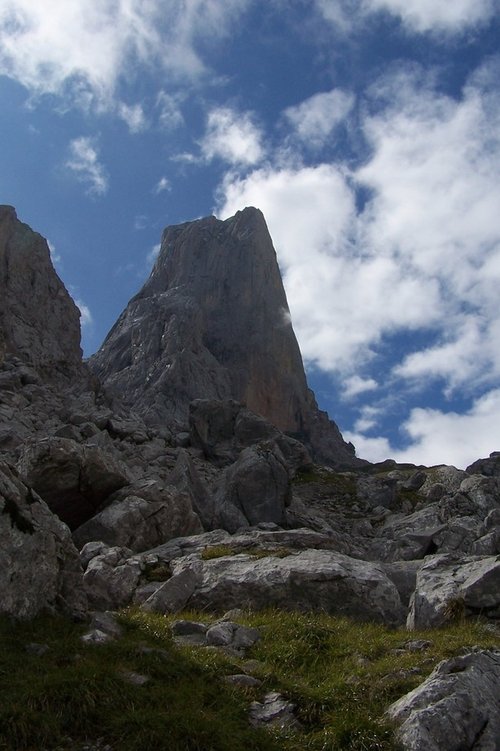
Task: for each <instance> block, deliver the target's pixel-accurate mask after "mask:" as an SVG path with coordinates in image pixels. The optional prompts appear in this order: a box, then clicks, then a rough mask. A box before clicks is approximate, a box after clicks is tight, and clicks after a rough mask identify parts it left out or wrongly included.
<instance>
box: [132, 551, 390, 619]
mask: <svg viewBox="0 0 500 751" xmlns="http://www.w3.org/2000/svg"><path fill="white" fill-rule="evenodd" d="M172 571H173V576H172V578H171V579H170V580H169V581H167V582H166V584H165V585H164V590H165V592H164V595H165V596H164V597H163V598H162V599H161V608H162V610H163V612H172V611H174V612H175V610H176V609H177V608H179V609H181V608H183V607H187V608H188V609H195V610H205V609H208V610H211V611H215V612H218V611H219V612H224V611H225V610H228V609H231V608H250V609H256V610H259V609H260V610H261V609H265V608H268V607H278V608H284V609H285V610H300V611H304V612H307V611H308V610H319V611H324V612H327V613H334V614H337V615H346V616H351V617H353V618H357V619H359V620H373V621H378V622H380V623H387V624H390V625H397V624H400V623H401V622H402V619H403V608H402V606H401V601H400V598H399V594H398V592H397V590H396V587H395V586H394V584H393V583H392V582H391V581H390V580H389V579H388V577H387V576H386V575H385V573H384V572H383V570H382V569H381V568H380V567H379V566H377V565H376V564H371V563H365V562H363V561H356V560H354V559H352V558H349V557H348V556H343V555H341V554H340V553H334V552H330V551H326V550H305V551H303V552H301V553H294V554H290V555H288V556H286V557H284V558H280V557H276V556H273V555H270V556H266V557H261V558H257V559H256V558H255V557H253V556H251V555H244V554H239V555H235V556H230V557H227V556H225V557H222V558H217V559H214V560H205V561H203V560H200V559H199V558H191V557H190V556H188V557H185V558H181V559H179V560H178V561H174V562H173V563H172ZM177 577H179V578H180V580H182V586H183V597H182V604H180V603H179V600H178V598H177V597H174V596H173V595H174V594H175V595H177V590H176V584H177V581H176V580H177ZM158 594H160V593H158ZM155 597H156V599H158V595H156V596H155ZM146 604H147V603H146Z"/></svg>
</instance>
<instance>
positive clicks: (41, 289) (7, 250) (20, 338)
mask: <svg viewBox="0 0 500 751" xmlns="http://www.w3.org/2000/svg"><path fill="white" fill-rule="evenodd" d="M0 289H1V292H2V294H1V296H0V363H1V362H3V359H4V357H5V355H6V353H10V354H12V355H15V356H17V357H19V358H20V359H21V360H23V361H24V362H26V363H29V364H30V365H32V366H34V367H35V368H36V369H37V370H38V371H39V372H40V373H45V374H48V373H50V376H51V377H54V376H55V375H56V374H57V373H65V374H71V373H72V372H74V371H75V369H79V368H80V367H81V359H82V352H81V349H80V311H79V310H78V308H77V307H76V305H75V303H74V302H73V300H72V299H71V297H70V296H69V294H68V293H67V291H66V289H65V287H64V285H63V283H62V282H61V280H60V279H59V277H58V276H57V274H56V273H55V271H54V268H53V266H52V263H51V260H50V252H49V248H48V245H47V242H46V240H44V239H43V237H42V236H41V235H39V234H38V233H36V232H33V231H32V230H31V229H30V228H29V227H28V225H26V224H23V223H22V222H20V221H19V220H18V218H17V215H16V212H15V210H14V209H13V208H12V207H11V206H0Z"/></svg>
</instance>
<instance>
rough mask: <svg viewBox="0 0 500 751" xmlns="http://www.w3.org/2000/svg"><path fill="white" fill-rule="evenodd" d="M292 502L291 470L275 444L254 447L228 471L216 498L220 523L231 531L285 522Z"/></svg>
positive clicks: (242, 453) (245, 451) (247, 450)
mask: <svg viewBox="0 0 500 751" xmlns="http://www.w3.org/2000/svg"><path fill="white" fill-rule="evenodd" d="M290 501H291V486H290V477H289V473H288V468H287V465H286V461H285V459H284V457H283V454H282V453H281V452H280V450H279V449H278V447H277V446H276V444H275V443H274V442H269V443H262V444H259V445H258V446H251V447H249V448H247V449H245V450H244V451H242V452H241V455H240V457H239V459H238V460H237V461H236V462H235V463H234V464H233V465H231V466H230V467H229V468H228V469H227V470H226V472H225V475H224V478H223V481H222V484H221V487H220V489H219V491H218V493H217V495H216V515H217V517H218V520H219V524H220V526H221V527H223V528H224V529H227V530H228V531H229V532H235V531H236V530H237V529H238V528H240V527H247V526H252V525H254V524H258V523H259V522H274V523H275V524H279V525H283V524H284V523H285V519H286V517H285V509H286V507H287V506H288V505H289V504H290Z"/></svg>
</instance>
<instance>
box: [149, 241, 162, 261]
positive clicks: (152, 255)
mask: <svg viewBox="0 0 500 751" xmlns="http://www.w3.org/2000/svg"><path fill="white" fill-rule="evenodd" d="M160 250H161V244H160V243H158V244H157V245H153V247H152V248H151V250H150V251H149V253H148V254H147V256H146V262H147V265H148V267H150V266H152V265H153V264H154V262H155V261H156V259H157V258H158V256H159V255H160Z"/></svg>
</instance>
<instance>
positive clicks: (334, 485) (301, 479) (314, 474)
mask: <svg viewBox="0 0 500 751" xmlns="http://www.w3.org/2000/svg"><path fill="white" fill-rule="evenodd" d="M292 482H293V483H294V484H295V485H309V484H313V483H314V484H319V485H322V486H325V487H327V488H328V489H330V490H335V491H337V492H339V493H345V494H346V495H348V496H350V497H351V498H352V499H353V500H354V499H355V498H356V480H355V478H354V476H353V475H352V474H351V473H350V472H334V471H333V470H330V469H327V468H326V467H313V468H311V469H309V468H308V469H305V470H299V471H298V472H297V474H296V475H295V477H294V478H293V480H292Z"/></svg>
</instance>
